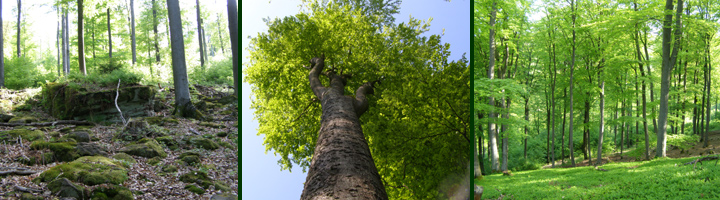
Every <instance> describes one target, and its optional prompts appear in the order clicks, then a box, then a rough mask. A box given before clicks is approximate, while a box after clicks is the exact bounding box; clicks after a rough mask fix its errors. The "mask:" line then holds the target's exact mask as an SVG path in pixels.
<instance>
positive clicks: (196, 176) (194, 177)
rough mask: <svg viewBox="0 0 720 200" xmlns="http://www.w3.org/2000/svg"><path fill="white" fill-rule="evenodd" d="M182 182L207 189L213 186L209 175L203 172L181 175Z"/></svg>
mask: <svg viewBox="0 0 720 200" xmlns="http://www.w3.org/2000/svg"><path fill="white" fill-rule="evenodd" d="M180 181H182V182H185V183H197V184H198V185H200V186H202V187H203V188H205V189H207V188H208V187H210V186H211V185H213V183H212V180H210V178H208V176H207V174H206V173H205V172H202V171H192V172H188V173H186V174H183V175H180Z"/></svg>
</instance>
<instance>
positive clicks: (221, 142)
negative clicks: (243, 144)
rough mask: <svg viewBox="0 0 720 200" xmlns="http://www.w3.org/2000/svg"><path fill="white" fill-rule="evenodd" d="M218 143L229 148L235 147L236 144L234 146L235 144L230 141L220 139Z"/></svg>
mask: <svg viewBox="0 0 720 200" xmlns="http://www.w3.org/2000/svg"><path fill="white" fill-rule="evenodd" d="M218 144H219V145H220V146H222V147H225V148H228V149H235V146H233V145H232V144H230V143H229V142H223V141H220V142H218Z"/></svg>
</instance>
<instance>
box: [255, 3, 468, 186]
mask: <svg viewBox="0 0 720 200" xmlns="http://www.w3.org/2000/svg"><path fill="white" fill-rule="evenodd" d="M374 20H375V18H374V16H366V15H363V14H362V12H360V10H356V9H354V8H353V7H352V6H340V5H339V4H335V3H332V2H331V3H325V4H321V3H317V2H313V3H311V4H309V8H308V9H307V11H306V12H303V13H300V14H297V15H294V16H287V17H284V18H280V19H273V20H267V21H266V23H267V25H268V31H267V33H260V34H258V35H257V36H256V37H253V38H252V39H251V42H250V49H251V51H250V56H249V58H250V59H251V60H250V61H249V63H252V64H249V65H248V67H247V68H245V71H243V72H244V73H243V74H246V77H245V78H244V80H246V81H247V82H248V83H249V84H251V86H252V88H253V94H254V98H253V99H254V101H253V107H256V108H258V109H256V113H255V114H256V116H258V118H259V120H258V121H259V122H260V128H259V129H258V133H259V134H261V135H264V137H265V141H264V144H265V146H266V148H267V149H268V150H272V151H274V152H275V153H277V154H278V155H279V156H280V157H281V159H280V161H279V163H280V165H281V167H282V169H283V170H285V169H291V167H292V166H293V165H299V166H300V167H302V168H303V170H304V169H306V168H309V170H310V171H309V173H308V178H307V181H306V183H305V188H304V189H305V190H304V194H303V196H302V198H312V196H316V195H327V194H328V193H326V192H325V191H332V190H333V189H332V188H326V187H333V186H335V187H338V188H346V187H347V186H343V185H342V184H340V183H342V182H347V181H352V180H347V178H344V177H343V176H342V175H343V174H346V175H349V176H350V178H352V179H356V180H368V181H367V182H365V183H361V185H363V186H364V185H367V184H372V185H378V186H377V187H376V186H372V187H370V186H368V187H367V188H368V189H366V190H362V191H368V192H358V196H359V197H364V196H370V197H372V198H373V199H382V198H384V197H382V196H379V197H374V196H373V195H380V194H381V193H382V192H381V190H384V191H385V193H387V197H388V198H398V199H434V198H440V197H438V196H439V195H440V194H438V192H437V185H438V184H439V183H440V181H441V180H442V179H443V178H445V177H449V176H450V175H455V174H465V172H467V171H466V170H467V169H468V165H469V164H471V163H470V162H469V157H470V156H471V155H470V154H468V151H470V150H471V148H470V147H471V146H470V144H471V142H472V137H470V136H469V124H468V121H469V119H468V117H470V114H469V112H468V111H467V109H464V108H466V107H467V101H468V99H469V94H468V93H467V90H468V89H469V88H470V85H469V81H468V80H469V79H468V78H469V68H468V64H467V63H468V61H467V59H465V58H462V59H460V60H459V61H452V62H451V61H448V55H449V53H450V52H449V51H447V48H449V44H443V43H441V42H440V41H441V39H440V36H439V35H432V36H425V37H423V36H421V35H420V34H421V33H423V32H425V31H427V26H428V25H429V24H427V23H423V22H422V21H419V20H416V19H410V21H409V22H406V23H402V24H393V25H391V26H386V27H385V29H383V31H380V28H378V27H377V26H375V22H376V21H374ZM280 52H286V53H280ZM323 54H324V55H325V57H324V59H322V61H324V62H322V63H324V65H322V67H323V68H322V69H324V70H322V72H321V70H320V69H321V68H320V66H318V65H317V64H318V63H320V60H321V59H320V58H321V57H318V58H315V59H313V61H314V63H313V64H314V65H313V66H312V67H308V68H310V69H311V73H308V71H307V69H306V68H302V67H301V66H302V65H303V64H306V65H307V59H308V58H312V57H316V56H318V55H323ZM265 58H271V59H265ZM323 72H324V73H323ZM316 74H317V75H316ZM316 76H317V78H315V77H316ZM343 79H345V80H346V82H343V81H342V80H343ZM315 80H318V81H315ZM376 81H380V82H376ZM268 83H272V84H268ZM315 83H320V84H315ZM370 83H373V84H372V86H375V88H372V87H370V86H369V85H370ZM348 88H349V89H348ZM371 88H372V89H373V90H372V91H373V95H368V93H367V92H368V91H369V90H370V89H371ZM357 89H359V90H357ZM320 92H322V93H325V94H324V95H322V93H320ZM343 92H352V93H354V94H355V95H354V97H352V96H347V95H345V94H342V93H343ZM331 93H334V94H331ZM291 94H292V95H291ZM318 95H322V96H321V97H318ZM330 97H332V98H330ZM283 102H285V103H283ZM352 102H357V103H355V106H354V105H353V103H352ZM364 102H367V104H366V103H364ZM421 102H424V103H421ZM331 105H332V106H331ZM335 105H337V106H335ZM365 105H366V106H367V107H365ZM356 108H357V109H356ZM341 109H342V110H345V111H343V113H345V115H342V116H338V115H336V113H335V112H337V111H338V110H341ZM358 111H364V112H358ZM280 113H283V114H280ZM358 113H360V114H361V115H358ZM332 116H337V118H332ZM358 117H359V118H358ZM337 120H341V121H344V122H345V123H343V124H336V125H335V126H334V127H337V128H332V127H333V126H331V125H329V124H327V123H333V122H335V121H337ZM288 122H290V123H288ZM350 125H352V126H356V127H357V128H353V127H348V126H350ZM345 127H348V128H345ZM338 128H339V129H343V130H337V129H338ZM331 133H335V134H334V135H333V134H331ZM341 134H342V135H343V136H344V137H339V136H340V135H341ZM326 138H337V139H338V140H329V139H326ZM343 141H346V142H343ZM349 142H352V143H351V144H355V145H352V146H348V145H347V144H348V143H349ZM321 145H324V146H321ZM342 151H347V152H348V153H349V154H348V153H346V152H342ZM333 152H334V153H337V154H336V155H338V156H336V157H337V158H338V159H339V160H342V161H343V162H344V161H347V159H346V158H344V157H345V155H348V156H349V157H351V158H352V159H351V160H354V161H347V162H350V163H351V164H353V165H356V166H360V167H359V168H354V167H352V166H348V165H347V164H338V165H336V168H335V170H329V171H324V172H320V169H327V168H329V167H331V166H333V165H335V164H334V163H338V161H335V160H333V159H329V160H328V158H329V156H330V155H327V154H328V153H333ZM353 152H356V153H353ZM357 152H369V153H363V154H360V153H357ZM431 155H432V156H431ZM330 158H331V157H330ZM358 162H362V163H358ZM356 163H357V164H356ZM373 163H374V164H373ZM366 166H367V167H366ZM370 166H374V167H370ZM316 167H317V169H316ZM371 168H375V169H377V173H378V178H377V180H378V181H375V180H376V179H375V178H374V176H371V175H372V174H373V173H372V172H371V171H373V169H371ZM331 169H332V168H331ZM315 171H318V172H315ZM320 173H324V174H320ZM358 174H365V175H364V176H363V177H362V178H353V177H356V176H357V175H358ZM330 177H337V179H330V180H336V181H333V182H323V181H314V180H316V179H319V180H328V179H327V178H330ZM318 182H320V183H322V185H317V184H316V183H318ZM336 183H337V184H336ZM323 185H324V186H323ZM320 188H325V189H320ZM381 188H382V189H381ZM333 195H334V196H337V197H339V198H341V199H343V197H344V195H350V194H347V192H346V191H343V192H335V193H333Z"/></svg>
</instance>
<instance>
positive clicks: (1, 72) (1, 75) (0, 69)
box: [0, 1, 57, 88]
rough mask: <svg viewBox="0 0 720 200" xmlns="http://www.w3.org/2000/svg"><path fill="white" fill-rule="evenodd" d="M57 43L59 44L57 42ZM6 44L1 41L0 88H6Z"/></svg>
mask: <svg viewBox="0 0 720 200" xmlns="http://www.w3.org/2000/svg"><path fill="white" fill-rule="evenodd" d="M0 27H3V25H2V1H0ZM2 38H3V30H2V29H0V39H2ZM56 43H57V42H56ZM4 46H5V45H4V42H2V41H0V88H3V87H5V54H4V52H3V49H4Z"/></svg>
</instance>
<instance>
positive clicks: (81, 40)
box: [77, 0, 134, 75]
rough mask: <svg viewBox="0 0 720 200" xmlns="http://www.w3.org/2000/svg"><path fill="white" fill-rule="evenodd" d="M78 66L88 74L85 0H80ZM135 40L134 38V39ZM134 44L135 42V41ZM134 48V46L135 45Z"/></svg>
mask: <svg viewBox="0 0 720 200" xmlns="http://www.w3.org/2000/svg"><path fill="white" fill-rule="evenodd" d="M77 3H78V67H79V69H80V73H82V74H83V75H87V71H86V70H85V38H84V36H83V18H84V16H83V0H78V1H77ZM133 41H134V40H133ZM133 45H134V43H133ZM133 49H134V46H133Z"/></svg>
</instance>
